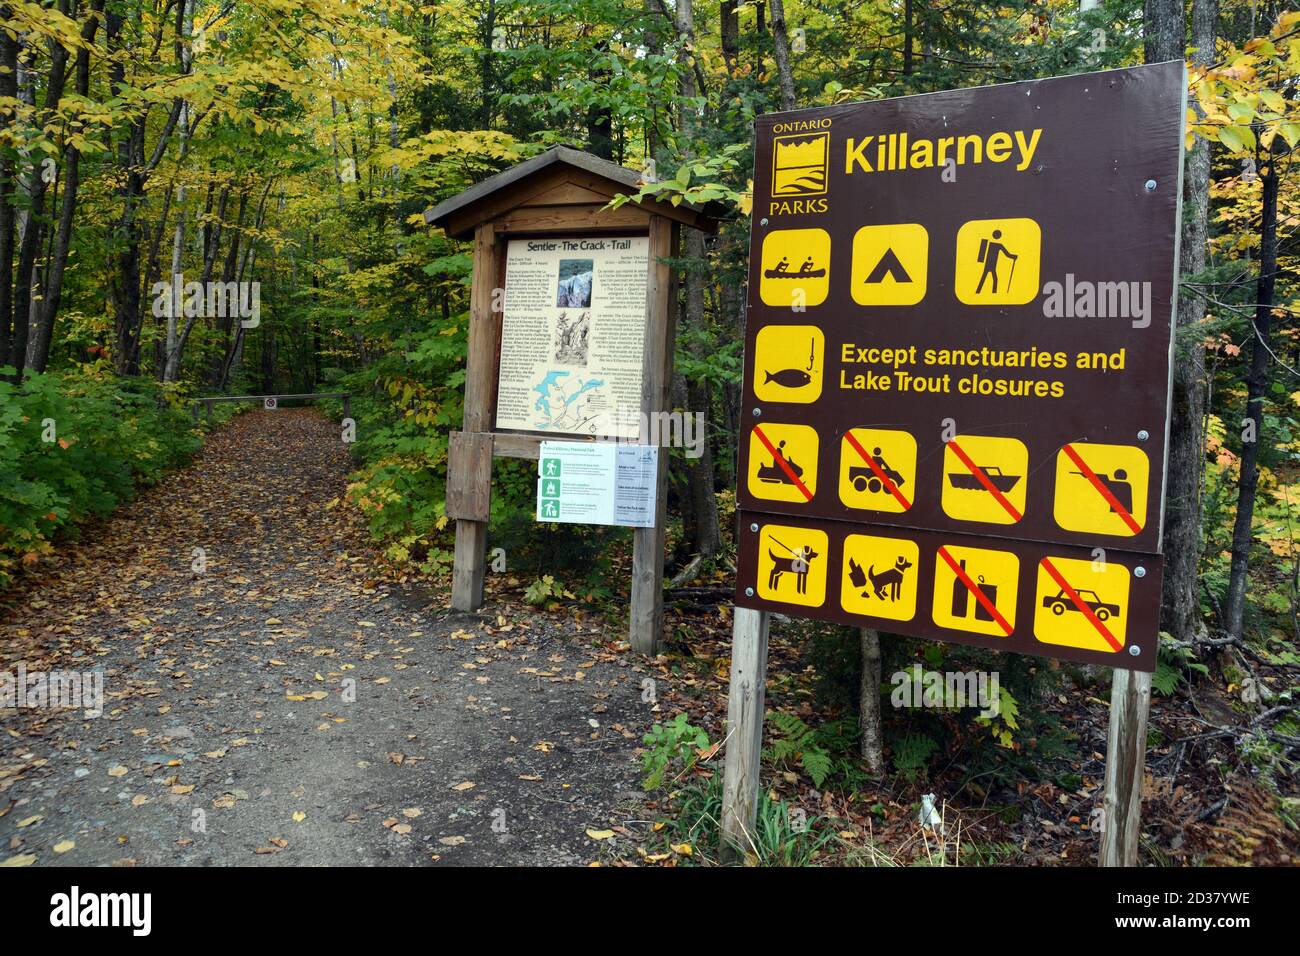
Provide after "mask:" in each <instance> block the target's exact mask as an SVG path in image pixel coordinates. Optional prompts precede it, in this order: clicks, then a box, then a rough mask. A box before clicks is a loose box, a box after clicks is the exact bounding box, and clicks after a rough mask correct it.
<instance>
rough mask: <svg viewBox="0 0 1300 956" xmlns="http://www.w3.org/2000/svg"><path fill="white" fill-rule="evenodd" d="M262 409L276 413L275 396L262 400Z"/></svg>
mask: <svg viewBox="0 0 1300 956" xmlns="http://www.w3.org/2000/svg"><path fill="white" fill-rule="evenodd" d="M262 407H263V408H265V409H266V410H267V411H272V412H273V411H275V396H274V395H268V396H267V397H266V398H264V399H262Z"/></svg>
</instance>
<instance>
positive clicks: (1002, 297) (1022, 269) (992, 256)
mask: <svg viewBox="0 0 1300 956" xmlns="http://www.w3.org/2000/svg"><path fill="white" fill-rule="evenodd" d="M1042 247H1043V233H1042V230H1041V229H1040V228H1039V227H1038V223H1036V222H1034V220H1032V219H975V220H973V221H971V222H968V223H966V224H965V225H963V226H962V227H961V228H960V229H959V230H957V268H956V272H955V274H954V276H953V292H954V293H955V294H956V296H957V299H958V300H959V301H961V302H964V303H966V304H967V305H1024V304H1025V303H1026V302H1032V301H1033V300H1034V299H1035V298H1036V297H1037V295H1038V272H1039V264H1040V260H1041V259H1042V251H1043V248H1042Z"/></svg>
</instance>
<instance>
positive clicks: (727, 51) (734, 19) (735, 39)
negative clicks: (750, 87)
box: [718, 0, 740, 76]
mask: <svg viewBox="0 0 1300 956" xmlns="http://www.w3.org/2000/svg"><path fill="white" fill-rule="evenodd" d="M718 26H719V29H720V31H721V34H722V41H721V43H722V59H723V62H725V63H726V64H727V75H729V76H735V74H736V61H737V59H738V57H739V55H740V14H738V13H737V12H736V0H722V4H721V6H720V7H719V8H718Z"/></svg>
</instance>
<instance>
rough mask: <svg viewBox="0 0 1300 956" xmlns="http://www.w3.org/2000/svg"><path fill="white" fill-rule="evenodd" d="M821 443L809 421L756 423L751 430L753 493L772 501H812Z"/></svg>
mask: <svg viewBox="0 0 1300 956" xmlns="http://www.w3.org/2000/svg"><path fill="white" fill-rule="evenodd" d="M817 444H818V443H817V432H816V430H814V429H813V428H812V427H811V426H809V425H781V424H778V423H775V422H763V423H762V424H759V425H755V426H754V429H753V431H751V432H750V433H749V474H748V476H747V477H748V483H747V487H748V488H749V493H750V494H751V495H753V496H754V497H755V498H766V499H767V500H768V501H798V502H804V501H811V500H812V497H813V495H815V494H816V493H817Z"/></svg>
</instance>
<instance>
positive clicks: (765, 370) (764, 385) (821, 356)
mask: <svg viewBox="0 0 1300 956" xmlns="http://www.w3.org/2000/svg"><path fill="white" fill-rule="evenodd" d="M825 355H826V337H825V336H824V335H823V334H822V330H821V329H819V328H817V327H816V326H813V325H768V326H764V327H763V328H761V329H759V330H758V335H757V336H756V337H755V339H754V395H755V397H756V398H757V399H758V400H759V401H760V402H792V403H798V404H807V403H808V402H815V401H817V399H818V398H820V397H821V394H822V372H823V370H824V369H825Z"/></svg>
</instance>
